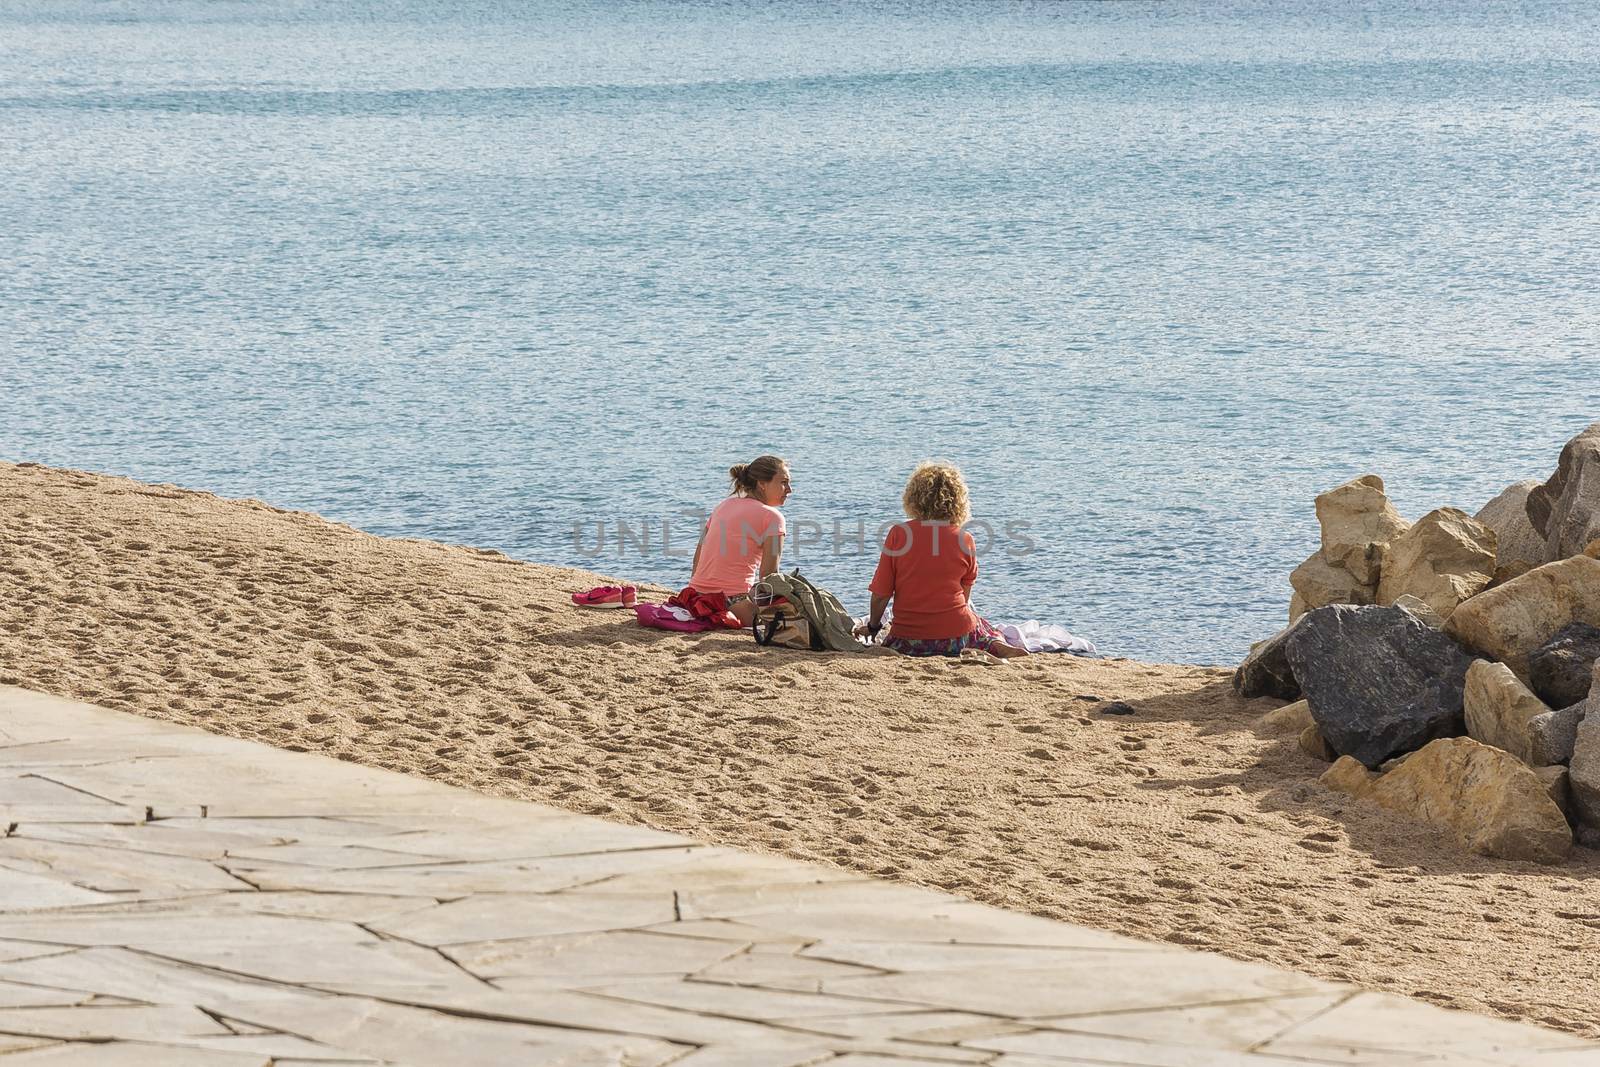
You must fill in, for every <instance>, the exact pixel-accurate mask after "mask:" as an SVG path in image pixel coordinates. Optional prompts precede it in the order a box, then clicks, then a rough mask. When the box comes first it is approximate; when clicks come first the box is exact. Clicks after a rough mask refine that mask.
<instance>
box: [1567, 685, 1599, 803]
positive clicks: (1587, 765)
mask: <svg viewBox="0 0 1600 1067" xmlns="http://www.w3.org/2000/svg"><path fill="white" fill-rule="evenodd" d="M1595 674H1596V676H1597V677H1600V667H1596V668H1595ZM1584 709H1585V713H1584V716H1583V719H1582V721H1580V722H1579V723H1578V728H1577V730H1576V731H1575V733H1576V736H1575V738H1574V741H1573V746H1572V763H1571V766H1572V778H1571V782H1572V806H1573V807H1574V808H1576V809H1577V812H1578V815H1579V817H1580V818H1582V819H1583V821H1584V822H1586V823H1589V824H1591V825H1595V824H1600V696H1597V695H1596V694H1595V691H1594V690H1592V689H1591V690H1590V693H1589V699H1588V701H1587V703H1586V704H1585V705H1584Z"/></svg>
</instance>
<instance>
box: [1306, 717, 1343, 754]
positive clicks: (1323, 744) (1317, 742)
mask: <svg viewBox="0 0 1600 1067" xmlns="http://www.w3.org/2000/svg"><path fill="white" fill-rule="evenodd" d="M1300 751H1301V752H1304V753H1305V754H1306V755H1308V756H1310V757H1311V758H1312V759H1316V760H1321V761H1322V762H1323V763H1332V762H1333V761H1334V760H1336V759H1338V758H1339V753H1337V752H1335V751H1334V750H1333V749H1332V748H1330V747H1329V746H1328V742H1327V741H1326V740H1325V739H1324V738H1323V736H1322V734H1320V733H1318V732H1317V727H1316V724H1315V723H1313V724H1312V725H1310V726H1307V727H1306V728H1305V729H1304V730H1301V731H1300Z"/></svg>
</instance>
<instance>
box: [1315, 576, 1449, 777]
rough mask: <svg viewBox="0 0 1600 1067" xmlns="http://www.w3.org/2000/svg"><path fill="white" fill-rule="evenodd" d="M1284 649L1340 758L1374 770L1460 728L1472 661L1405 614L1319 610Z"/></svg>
mask: <svg viewBox="0 0 1600 1067" xmlns="http://www.w3.org/2000/svg"><path fill="white" fill-rule="evenodd" d="M1287 643H1288V650H1287V656H1286V658H1287V660H1288V663H1289V667H1290V670H1291V671H1292V672H1293V675H1294V677H1295V678H1296V679H1298V681H1299V683H1300V685H1301V687H1302V688H1303V689H1304V691H1305V696H1306V699H1307V700H1308V701H1309V702H1310V704H1311V718H1312V720H1313V721H1314V722H1315V723H1316V724H1317V729H1319V730H1320V731H1321V732H1322V736H1323V737H1325V738H1327V740H1328V743H1329V744H1330V745H1332V746H1333V750H1334V751H1335V752H1337V753H1339V754H1340V755H1345V756H1354V757H1355V758H1356V759H1358V760H1360V761H1361V762H1362V763H1363V764H1365V765H1366V766H1368V767H1376V766H1378V765H1379V764H1381V763H1382V762H1383V761H1384V760H1387V759H1390V758H1391V757H1393V756H1397V755H1400V754H1401V753H1404V752H1410V751H1411V750H1413V749H1416V748H1420V747H1422V746H1423V745H1424V744H1426V743H1427V742H1429V741H1431V740H1433V739H1434V738H1436V737H1452V736H1454V735H1456V734H1459V733H1461V731H1462V730H1463V729H1464V723H1463V721H1462V690H1463V688H1464V687H1465V684H1466V675H1467V668H1468V667H1469V666H1471V664H1472V659H1471V657H1470V656H1468V655H1467V654H1466V652H1465V651H1463V650H1462V648H1461V647H1460V646H1459V645H1457V644H1456V643H1455V641H1453V640H1451V639H1450V638H1449V637H1447V636H1445V635H1444V634H1443V633H1440V632H1439V631H1438V630H1435V629H1433V628H1432V627H1430V626H1428V625H1427V624H1426V623H1424V622H1423V621H1422V620H1420V619H1418V618H1417V617H1416V616H1415V615H1413V614H1411V613H1410V612H1409V611H1407V610H1405V609H1404V608H1397V607H1386V608H1380V607H1350V606H1347V605H1341V604H1335V605H1331V606H1329V607H1325V608H1318V609H1317V610H1316V611H1313V612H1311V613H1310V614H1308V615H1306V616H1305V617H1304V618H1303V619H1301V620H1300V621H1299V622H1298V623H1296V624H1295V625H1294V627H1293V629H1292V630H1291V631H1290V633H1289V635H1288V639H1287Z"/></svg>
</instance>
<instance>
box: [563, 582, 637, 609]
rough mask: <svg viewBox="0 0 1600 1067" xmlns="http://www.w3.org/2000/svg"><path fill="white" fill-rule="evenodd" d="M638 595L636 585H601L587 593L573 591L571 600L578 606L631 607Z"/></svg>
mask: <svg viewBox="0 0 1600 1067" xmlns="http://www.w3.org/2000/svg"><path fill="white" fill-rule="evenodd" d="M638 597H639V587H638V586H636V585H602V586H597V587H595V588H594V589H591V590H589V591H588V592H587V593H573V594H572V602H573V603H574V604H576V605H578V606H579V607H580V608H631V607H633V606H634V603H635V602H636V601H637V600H638Z"/></svg>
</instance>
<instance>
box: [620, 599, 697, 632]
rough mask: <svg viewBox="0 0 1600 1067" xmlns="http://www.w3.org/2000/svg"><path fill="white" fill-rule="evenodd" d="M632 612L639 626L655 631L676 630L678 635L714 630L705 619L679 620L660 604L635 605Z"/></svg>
mask: <svg viewBox="0 0 1600 1067" xmlns="http://www.w3.org/2000/svg"><path fill="white" fill-rule="evenodd" d="M633 611H634V614H636V615H637V616H638V617H639V625H640V626H649V627H651V628H652V629H655V630H677V631H678V632H679V633H686V634H698V633H703V632H705V631H706V630H711V629H714V628H715V626H714V624H713V623H712V622H710V621H709V620H707V619H680V618H678V616H677V615H675V614H673V613H672V611H671V609H669V608H665V607H662V606H661V605H660V604H636V605H634V608H633Z"/></svg>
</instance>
